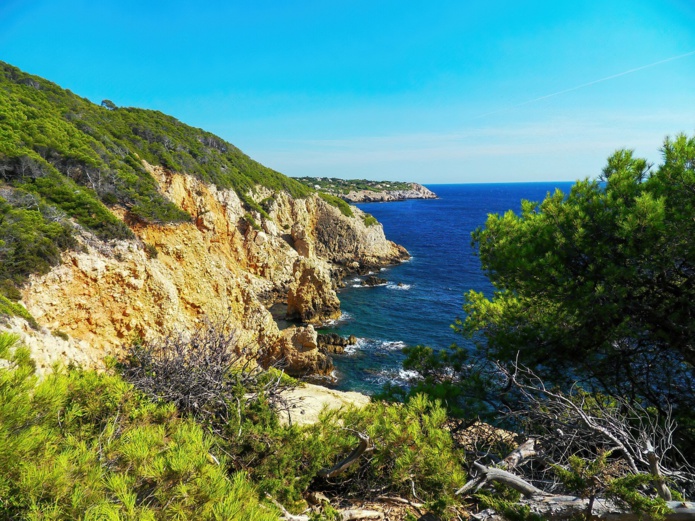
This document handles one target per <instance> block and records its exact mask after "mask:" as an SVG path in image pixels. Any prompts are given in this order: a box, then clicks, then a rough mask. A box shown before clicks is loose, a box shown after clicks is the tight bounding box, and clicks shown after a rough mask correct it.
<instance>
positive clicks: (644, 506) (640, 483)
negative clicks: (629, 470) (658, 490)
mask: <svg viewBox="0 0 695 521" xmlns="http://www.w3.org/2000/svg"><path fill="white" fill-rule="evenodd" d="M653 479H654V478H653V476H650V475H648V474H632V475H629V476H624V477H621V478H616V479H613V480H611V481H610V483H609V484H608V487H607V488H606V497H609V498H612V499H614V500H616V501H618V502H619V503H622V504H623V505H624V506H625V507H626V508H628V509H629V510H630V511H631V512H633V513H635V514H637V515H638V516H642V515H646V516H648V517H649V519H653V520H654V521H661V520H662V519H664V518H665V516H666V514H669V513H672V510H671V509H670V508H669V507H668V505H667V504H666V501H664V500H663V499H661V498H659V497H656V498H651V497H648V496H645V495H644V494H641V493H640V492H639V490H640V489H641V488H644V487H645V486H648V485H650V484H651V482H652V480H653Z"/></svg>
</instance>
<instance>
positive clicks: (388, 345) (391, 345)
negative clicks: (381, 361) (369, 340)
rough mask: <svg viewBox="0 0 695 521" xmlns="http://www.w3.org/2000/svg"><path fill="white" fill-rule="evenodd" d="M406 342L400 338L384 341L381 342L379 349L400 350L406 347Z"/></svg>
mask: <svg viewBox="0 0 695 521" xmlns="http://www.w3.org/2000/svg"><path fill="white" fill-rule="evenodd" d="M406 346H407V344H406V343H405V342H402V341H401V340H394V341H391V342H389V341H385V342H382V343H381V346H379V347H381V349H385V350H386V351H400V350H401V349H403V348H404V347H406Z"/></svg>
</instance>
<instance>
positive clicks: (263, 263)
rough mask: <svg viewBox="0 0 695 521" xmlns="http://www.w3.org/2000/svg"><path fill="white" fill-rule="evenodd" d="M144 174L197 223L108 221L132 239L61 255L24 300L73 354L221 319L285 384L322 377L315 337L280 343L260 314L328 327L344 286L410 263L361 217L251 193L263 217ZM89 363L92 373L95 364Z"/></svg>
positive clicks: (192, 182)
mask: <svg viewBox="0 0 695 521" xmlns="http://www.w3.org/2000/svg"><path fill="white" fill-rule="evenodd" d="M146 167H147V169H148V170H149V171H150V173H151V174H152V175H153V177H154V178H155V179H156V180H157V182H158V183H159V186H160V190H161V192H162V193H163V194H164V195H165V196H166V197H167V198H168V199H170V200H171V201H172V202H173V203H175V204H176V205H177V206H179V207H180V208H181V209H183V210H185V211H187V212H188V213H189V214H190V215H192V216H193V222H190V223H183V224H167V225H156V224H144V223H142V222H141V221H138V220H136V219H133V218H132V216H130V215H129V214H128V212H126V211H125V210H120V211H118V210H116V211H115V213H116V214H117V215H118V217H119V218H121V219H122V220H123V221H124V222H125V223H126V224H127V225H128V226H129V227H130V228H131V229H132V230H133V232H134V233H135V235H136V236H137V240H133V241H111V242H109V243H104V242H101V241H98V240H97V239H95V238H94V237H93V236H91V235H90V234H88V233H86V232H85V233H83V234H82V236H81V239H80V241H81V243H82V246H83V248H82V249H81V250H79V251H76V250H73V251H69V252H67V253H64V254H63V259H62V264H61V265H60V266H58V267H56V268H54V269H53V270H51V271H50V272H49V273H48V274H46V275H43V276H35V277H33V278H32V279H31V280H30V283H29V284H28V285H27V286H26V287H25V288H24V290H23V302H24V304H25V305H26V307H27V309H28V310H29V311H30V312H31V313H32V314H33V316H34V317H35V318H36V319H37V321H38V322H39V324H40V325H41V326H43V327H44V328H47V329H48V330H51V331H60V332H63V333H67V335H69V336H70V337H71V340H70V342H72V344H71V345H72V346H73V347H74V348H75V349H77V350H78V351H79V349H81V348H80V347H79V346H83V348H84V346H87V345H88V346H89V349H96V350H98V351H99V352H101V353H110V354H115V353H117V352H118V351H119V349H120V348H121V347H122V346H123V345H125V344H126V343H128V342H129V341H130V340H132V339H133V338H135V337H138V336H139V337H143V338H151V337H154V336H157V335H163V334H166V333H167V332H169V331H172V330H186V329H189V328H192V327H195V325H196V324H197V323H199V322H200V321H201V320H203V318H205V317H208V318H212V319H213V320H214V319H216V318H217V319H221V318H223V317H224V318H227V319H228V323H229V324H231V325H232V326H233V327H234V328H235V329H236V330H237V334H238V339H239V347H240V348H242V347H243V348H248V349H249V351H250V352H253V353H258V352H259V349H261V348H263V349H264V350H265V351H266V352H267V354H268V355H269V360H280V359H284V360H286V361H288V362H289V363H290V365H289V366H288V371H289V372H291V373H295V374H297V373H303V372H319V373H326V372H328V371H330V369H331V367H330V360H328V359H327V358H326V355H325V354H322V353H320V352H319V351H318V349H317V348H316V342H315V332H314V331H313V327H312V326H311V325H308V326H307V327H306V328H298V329H295V330H290V331H285V332H282V333H281V332H280V331H279V329H278V326H277V324H276V323H275V321H274V320H273V317H272V316H271V313H270V312H269V310H268V308H269V307H270V306H271V305H272V304H274V303H278V302H287V303H288V313H289V314H290V315H291V317H292V318H297V319H299V320H300V321H304V322H306V323H314V324H315V323H319V322H321V321H322V320H325V319H327V318H335V317H336V316H338V315H339V313H340V311H339V301H338V298H337V295H336V293H335V287H336V282H337V279H338V278H339V277H340V276H341V275H343V274H345V273H347V272H350V271H356V270H359V269H364V268H366V267H370V266H374V265H385V264H391V263H396V262H399V261H401V260H403V259H404V258H406V257H407V252H405V250H404V249H403V248H401V247H399V246H397V245H395V244H393V243H391V242H390V241H387V240H386V238H385V237H384V233H383V229H382V227H381V226H380V225H377V226H369V227H367V226H365V224H364V223H363V220H362V218H361V215H362V214H361V212H360V211H359V210H358V209H354V211H355V213H356V215H355V217H353V218H348V217H345V216H344V215H342V214H341V213H340V211H339V210H338V209H337V208H334V207H332V206H330V205H329V204H327V203H326V202H325V201H323V200H322V199H320V198H319V197H317V196H309V197H307V198H304V199H295V198H292V197H290V196H289V195H288V194H287V193H286V192H272V191H270V190H269V189H267V188H258V189H257V191H256V193H254V194H251V196H252V197H253V198H254V200H256V202H257V203H259V204H261V206H262V207H263V208H264V209H265V211H266V212H267V215H268V217H264V216H262V215H261V214H260V213H259V212H254V211H249V210H248V209H247V208H246V207H245V205H244V204H243V203H242V201H241V200H240V199H239V196H238V195H237V194H236V193H235V192H234V191H233V190H221V189H218V188H216V187H215V186H211V185H207V184H205V183H203V182H201V181H199V180H198V179H196V178H194V177H192V176H187V175H183V174H177V173H172V172H169V171H167V170H164V169H163V168H161V167H153V166H150V165H146ZM288 296H289V299H288ZM288 300H289V301H288ZM312 338H313V339H314V341H313V342H311V339H312ZM75 346H76V347H75ZM298 346H299V347H298ZM90 353H91V351H90ZM60 358H61V356H60V354H57V355H56V357H55V359H56V360H59V359H60ZM77 358H79V357H77ZM85 359H88V360H90V363H91V361H93V360H92V359H93V356H92V355H91V354H90V356H89V357H87V358H85ZM50 362H51V357H50V356H47V357H46V361H45V363H46V364H49V363H50Z"/></svg>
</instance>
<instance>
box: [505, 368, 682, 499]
mask: <svg viewBox="0 0 695 521" xmlns="http://www.w3.org/2000/svg"><path fill="white" fill-rule="evenodd" d="M498 368H499V371H500V373H501V374H502V375H504V377H505V378H507V380H508V381H509V382H510V384H511V387H510V388H511V389H512V392H514V393H516V394H517V396H518V398H519V402H520V403H519V407H518V408H517V409H515V410H509V411H507V412H506V413H505V416H506V418H508V419H511V420H512V421H516V422H517V423H518V424H519V426H520V428H521V429H522V430H524V431H525V432H527V433H528V434H530V435H532V436H533V437H534V439H536V444H535V447H534V449H533V450H535V451H538V450H539V446H540V447H542V452H543V454H542V457H541V458H539V456H540V454H536V455H535V458H534V459H536V460H539V459H540V460H545V461H548V462H550V463H552V464H553V465H560V466H565V467H566V466H567V463H568V460H569V457H570V456H572V455H576V454H579V455H582V456H583V457H586V458H589V459H594V458H596V457H597V456H598V455H599V454H601V453H604V452H607V451H610V452H611V454H612V456H611V461H612V462H613V463H612V465H613V472H615V474H614V476H615V475H624V474H626V473H633V474H640V473H651V474H652V475H654V476H655V479H654V485H655V488H656V489H657V491H658V493H659V495H660V496H661V497H662V498H664V499H667V497H668V496H667V490H668V489H667V487H666V485H665V484H664V482H665V481H671V482H672V483H674V484H676V485H679V486H680V487H682V488H684V489H691V487H692V485H693V483H695V467H693V464H692V463H690V462H689V461H688V458H686V457H685V456H684V455H683V454H682V453H681V452H680V451H679V450H678V448H677V447H676V445H675V443H674V432H675V430H676V427H677V426H676V424H675V422H674V421H673V419H672V417H671V414H670V411H667V414H666V415H665V416H664V415H662V416H658V415H657V414H656V413H655V412H654V411H647V410H646V409H644V408H643V407H642V406H641V405H640V404H635V403H631V402H629V401H628V400H626V399H622V398H620V397H611V398H610V400H608V399H602V398H601V397H598V398H597V397H594V396H592V395H590V394H588V393H583V392H582V391H581V390H580V389H576V390H572V391H570V392H569V393H562V392H560V391H557V390H555V389H550V388H548V387H547V386H546V385H545V383H544V382H543V381H542V380H541V378H540V377H538V376H537V375H536V374H535V373H533V371H531V370H530V369H528V368H526V367H523V366H521V365H519V364H518V363H513V364H512V365H511V367H510V368H506V367H505V366H503V365H501V364H498ZM645 447H651V449H648V450H645ZM520 448H521V447H520ZM650 453H651V454H652V455H651V456H650ZM529 454H531V452H529ZM511 456H512V455H510V457H511ZM650 459H653V460H654V461H653V462H651V461H650ZM514 461H516V460H515V458H512V459H511V460H510V463H514ZM517 465H518V462H517V463H515V464H514V466H512V467H509V468H515V467H516V466H517ZM538 467H539V466H538V465H532V466H531V468H530V469H525V470H524V473H525V477H526V479H527V480H529V481H534V482H535V481H536V480H539V479H540V480H542V481H544V482H545V483H544V485H542V486H543V488H544V489H545V490H546V491H553V490H555V489H556V488H558V487H559V483H558V482H557V481H556V479H555V477H554V476H553V475H552V473H551V472H548V471H547V470H545V471H544V470H539V468H538ZM545 468H546V469H547V468H548V467H547V466H546V467H545ZM539 472H540V475H539Z"/></svg>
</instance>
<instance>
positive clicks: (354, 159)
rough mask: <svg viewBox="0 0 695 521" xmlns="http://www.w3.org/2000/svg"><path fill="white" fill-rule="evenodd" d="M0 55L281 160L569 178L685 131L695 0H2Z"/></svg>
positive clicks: (379, 175)
mask: <svg viewBox="0 0 695 521" xmlns="http://www.w3.org/2000/svg"><path fill="white" fill-rule="evenodd" d="M688 53H691V54H688ZM0 59H1V60H3V61H6V62H9V63H11V64H13V65H15V66H17V67H19V68H21V69H23V70H25V71H27V72H30V73H33V74H37V75H39V76H43V77H45V78H47V79H49V80H52V81H54V82H56V83H58V84H59V85H61V86H63V87H65V88H69V89H71V90H72V91H73V92H75V93H77V94H80V95H82V96H84V97H87V98H89V99H91V100H92V101H94V102H96V103H99V102H100V101H101V100H102V99H110V100H112V101H113V102H115V103H116V104H117V105H120V106H137V107H143V108H152V109H157V110H161V111H162V112H165V113H167V114H171V115H173V116H175V117H176V118H178V119H180V120H181V121H183V122H185V123H188V124H190V125H193V126H197V127H201V128H204V129H206V130H210V131H212V132H214V133H216V134H218V135H220V136H222V137H223V138H225V139H227V140H228V141H231V142H232V143H234V144H235V145H237V146H238V147H239V148H241V149H242V150H244V151H245V152H246V153H248V154H249V155H250V156H252V157H253V158H255V159H257V160H259V161H261V162H262V163H264V164H266V165H268V166H270V167H272V168H275V169H276V170H279V171H281V172H283V173H285V174H288V175H292V176H300V175H314V176H335V177H345V178H370V179H378V180H381V179H388V180H408V181H418V182H422V183H457V182H498V181H542V180H574V179H578V178H583V177H586V176H589V177H594V176H596V175H597V174H598V173H599V172H600V169H601V167H602V166H603V164H604V162H605V159H606V157H607V156H608V155H609V154H610V153H611V152H612V151H614V150H615V149H617V148H623V147H626V148H633V149H635V150H636V152H637V153H638V155H640V156H642V157H647V158H648V159H650V160H651V161H653V162H659V160H660V153H659V148H660V146H661V144H662V142H663V139H664V137H665V136H666V135H674V134H676V133H679V132H685V133H688V134H693V133H694V132H695V1H693V0H652V1H646V0H587V1H582V0H573V1H571V2H570V1H558V0H553V1H542V0H526V1H518V0H516V1H500V0H486V1H467V0H454V1H449V0H427V1H420V0H398V1H390V0H388V1H380V0H368V1H367V0H364V1H363V0H335V1H331V0H320V1H319V0H317V1H313V0H306V1H301V0H295V1H291V0H247V1H238V0H232V1H226V2H222V1H207V2H203V1H196V2H193V1H183V0H168V1H147V0H137V1H135V0H98V1H93V0H92V1H87V0H0Z"/></svg>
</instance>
